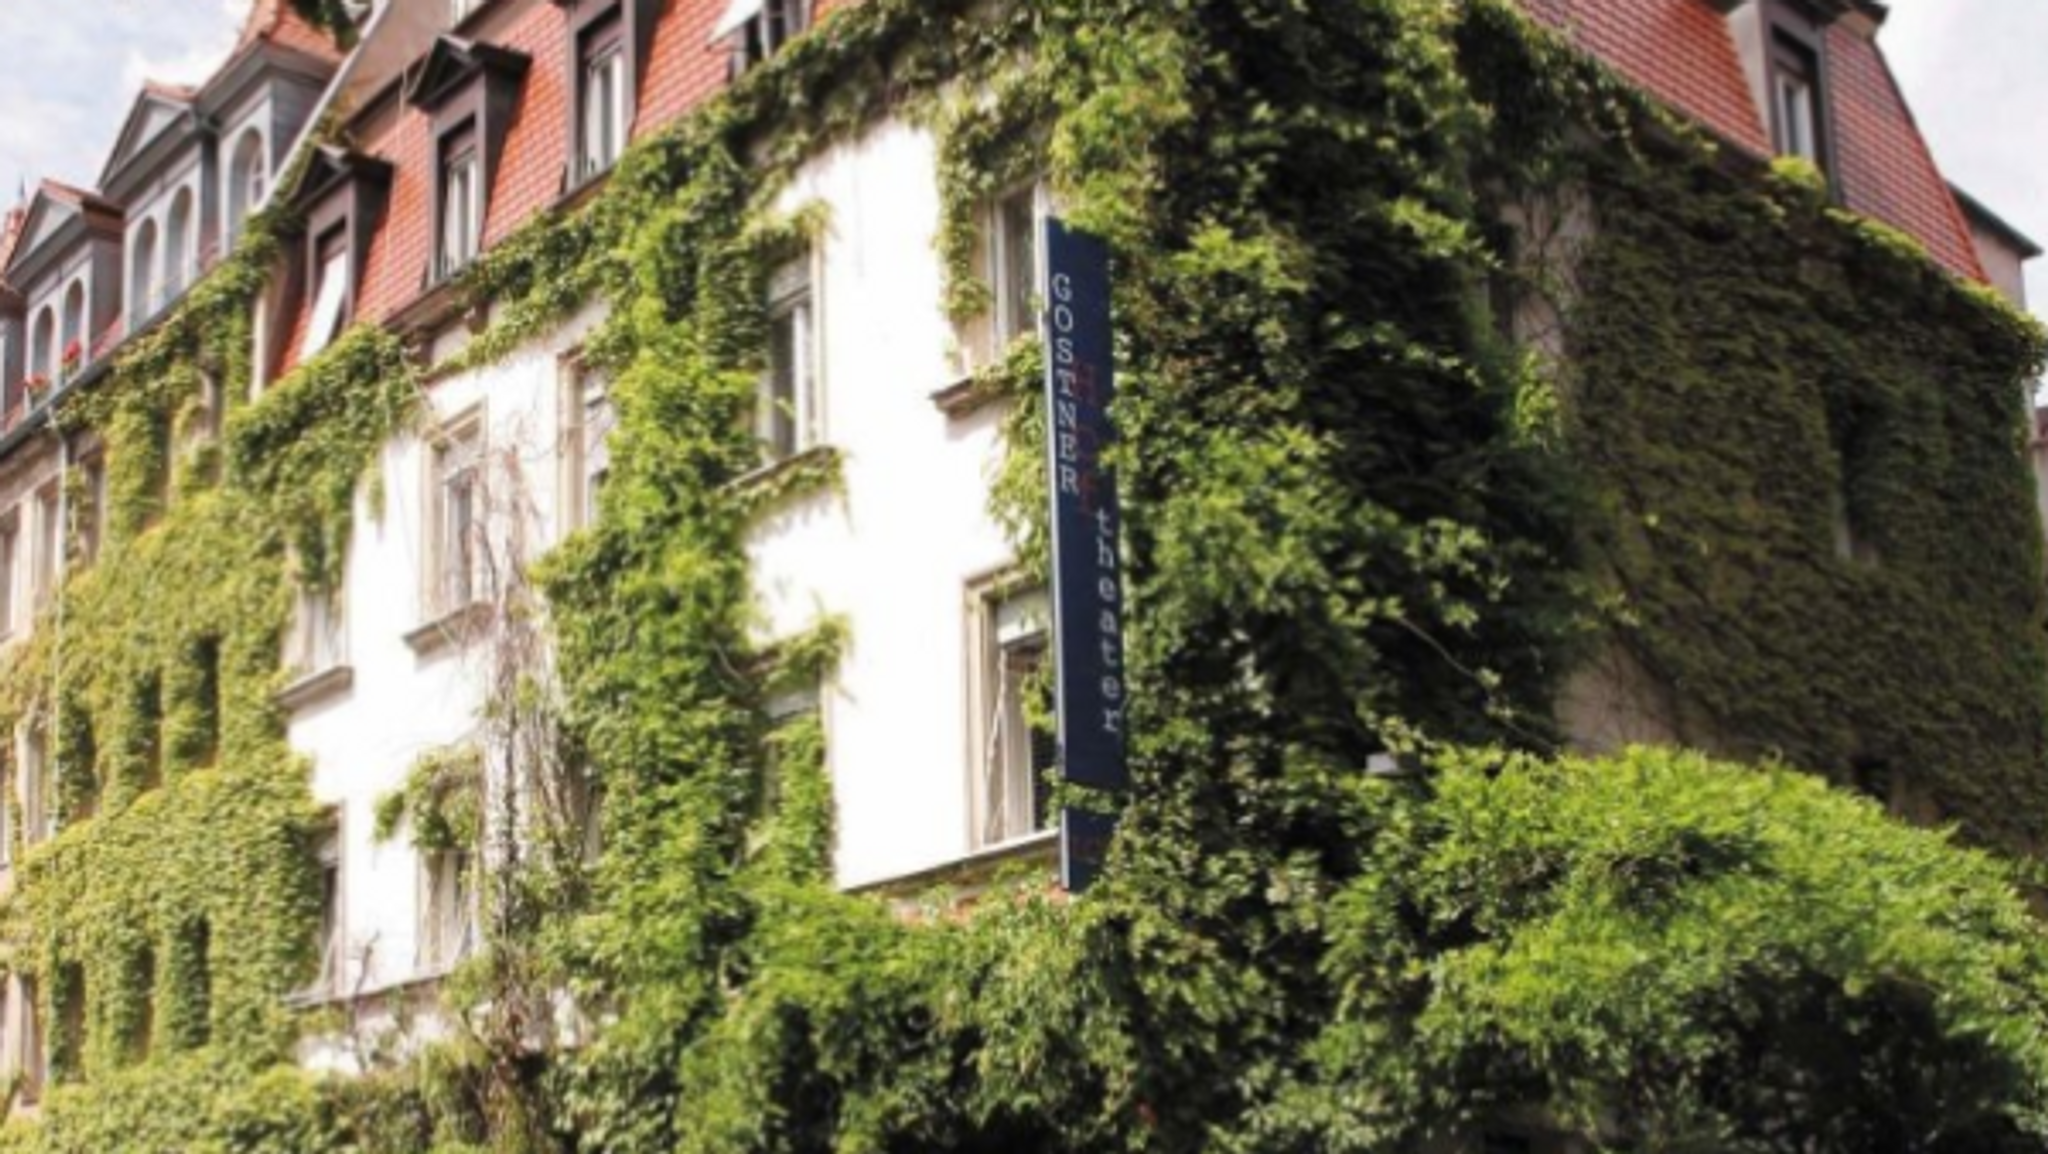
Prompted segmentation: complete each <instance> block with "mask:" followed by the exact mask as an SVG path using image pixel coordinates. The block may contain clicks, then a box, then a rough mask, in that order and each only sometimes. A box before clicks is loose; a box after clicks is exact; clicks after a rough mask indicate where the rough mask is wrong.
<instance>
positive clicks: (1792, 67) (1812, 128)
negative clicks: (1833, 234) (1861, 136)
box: [1768, 21, 1828, 170]
mask: <svg viewBox="0 0 2048 1154" xmlns="http://www.w3.org/2000/svg"><path fill="white" fill-rule="evenodd" d="M1770 36H1771V44H1770V83H1769V86H1768V91H1769V93H1770V102H1771V108H1770V118H1771V143H1772V145H1773V146H1774V147H1775V148H1776V150H1777V153H1778V155H1780V156H1790V157H1798V158H1799V159H1801V160H1806V161H1810V162H1812V163H1813V164H1814V165H1815V166H1816V167H1818V168H1821V169H1823V170H1825V169H1826V168H1827V167H1828V139H1827V130H1828V115H1827V112H1828V105H1827V84H1826V75H1825V72H1824V71H1823V69H1822V62H1823V59H1824V57H1823V55H1822V51H1821V43H1820V40H1819V37H1818V33H1817V31H1808V30H1805V29H1800V28H1796V27H1794V26H1793V25H1792V24H1790V23H1788V22H1785V21H1779V22H1777V23H1775V24H1774V26H1773V27H1772V28H1771V31H1770Z"/></svg>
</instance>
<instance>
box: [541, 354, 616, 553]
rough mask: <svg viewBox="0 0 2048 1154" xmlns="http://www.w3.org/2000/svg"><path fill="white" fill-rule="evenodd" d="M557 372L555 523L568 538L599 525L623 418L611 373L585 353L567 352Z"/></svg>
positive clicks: (561, 535) (562, 534) (563, 535)
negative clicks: (601, 499)
mask: <svg viewBox="0 0 2048 1154" xmlns="http://www.w3.org/2000/svg"><path fill="white" fill-rule="evenodd" d="M558 372H559V374H560V385H559V387H558V389H557V391H556V397H555V405H556V429H557V430H558V436H559V437H560V447H559V461H560V484H559V486H558V489H557V497H556V502H557V509H556V519H557V520H558V521H559V523H560V533H559V534H558V536H560V537H567V536H568V535H569V534H571V533H574V532H576V531H577V530H579V529H587V528H589V527H590V526H591V525H593V524H596V522H597V512H598V509H597V498H598V494H599V493H600V492H601V491H602V490H603V488H604V485H605V482H606V480H607V478H608V477H609V476H610V474H611V435H612V432H613V430H615V429H617V428H618V421H619V414H618V407H617V405H616V404H615V403H614V402H613V400H612V396H611V379H610V375H609V374H607V373H605V372H604V371H603V370H601V369H598V368H597V367H595V366H594V365H592V364H591V363H590V361H589V360H588V359H587V358H586V357H585V356H584V355H583V352H582V351H581V350H576V351H573V352H570V353H567V354H565V355H564V356H563V357H562V359H561V363H560V368H559V370H558Z"/></svg>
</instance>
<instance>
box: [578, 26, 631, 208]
mask: <svg viewBox="0 0 2048 1154" xmlns="http://www.w3.org/2000/svg"><path fill="white" fill-rule="evenodd" d="M579 45H580V47H579V52H580V53H581V57H582V60H581V68H582V74H581V76H580V77H579V78H578V80H579V84H578V96H577V99H578V101H579V105H578V107H579V109H580V115H579V116H578V117H577V135H578V138H579V140H580V148H579V149H578V154H579V156H580V157H581V160H582V169H581V172H580V174H579V175H580V176H581V177H582V179H585V180H588V179H590V178H591V177H593V176H596V175H597V174H599V173H601V172H604V171H606V170H607V169H609V168H611V166H612V165H613V164H614V163H616V162H617V161H618V159H619V153H621V152H623V151H624V150H625V147H626V124H627V120H628V116H627V111H626V110H627V106H628V101H629V99H630V92H629V89H628V80H627V76H626V41H625V21H624V19H623V18H622V17H620V16H617V15H614V16H612V17H610V18H608V19H606V20H604V21H602V22H601V23H599V24H598V25H597V26H596V27H595V28H592V29H591V30H590V31H588V32H586V33H584V34H583V35H582V37H581V38H580V39H579Z"/></svg>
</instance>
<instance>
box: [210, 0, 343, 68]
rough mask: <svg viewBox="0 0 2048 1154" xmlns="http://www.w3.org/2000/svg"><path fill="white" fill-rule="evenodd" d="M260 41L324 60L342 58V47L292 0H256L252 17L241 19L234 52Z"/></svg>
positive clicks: (238, 53) (251, 13)
mask: <svg viewBox="0 0 2048 1154" xmlns="http://www.w3.org/2000/svg"><path fill="white" fill-rule="evenodd" d="M259 40H261V41H267V42H269V43H271V44H275V45H278V46H279V47H281V48H291V49H295V50H297V51H299V52H303V53H305V54H306V55H308V56H316V57H319V58H321V59H324V60H333V61H339V60H340V59H341V48H340V46H338V45H337V44H335V42H334V37H333V36H331V35H329V34H328V33H327V31H326V30H325V29H322V28H319V27H316V26H315V25H314V24H313V22H312V21H310V20H307V19H306V18H305V17H304V16H301V15H299V10H298V8H297V6H295V5H294V4H292V3H291V0H255V3H253V4H251V5H250V7H249V17H248V19H246V20H244V21H243V22H242V34H241V36H240V38H239V39H238V40H237V41H236V42H235V52H234V54H235V55H236V56H239V55H241V54H242V52H243V51H245V50H246V49H248V47H249V46H250V45H252V44H255V43H256V42H257V41H259Z"/></svg>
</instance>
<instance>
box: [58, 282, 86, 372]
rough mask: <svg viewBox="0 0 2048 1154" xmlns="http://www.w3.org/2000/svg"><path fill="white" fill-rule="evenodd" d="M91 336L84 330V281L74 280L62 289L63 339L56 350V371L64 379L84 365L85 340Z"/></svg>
mask: <svg viewBox="0 0 2048 1154" xmlns="http://www.w3.org/2000/svg"><path fill="white" fill-rule="evenodd" d="M91 339H92V338H91V336H90V335H89V334H88V333H87V332H86V331H85V282H84V281H82V280H75V281H72V282H71V287H70V288H68V289H65V290H64V340H63V347H62V348H60V349H59V350H58V351H57V371H58V374H59V375H60V376H62V377H63V378H64V379H66V380H69V379H71V376H72V374H74V373H76V372H77V371H78V370H79V369H82V368H84V367H85V357H86V353H87V352H88V351H89V350H87V348H86V342H87V341H89V340H91Z"/></svg>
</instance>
